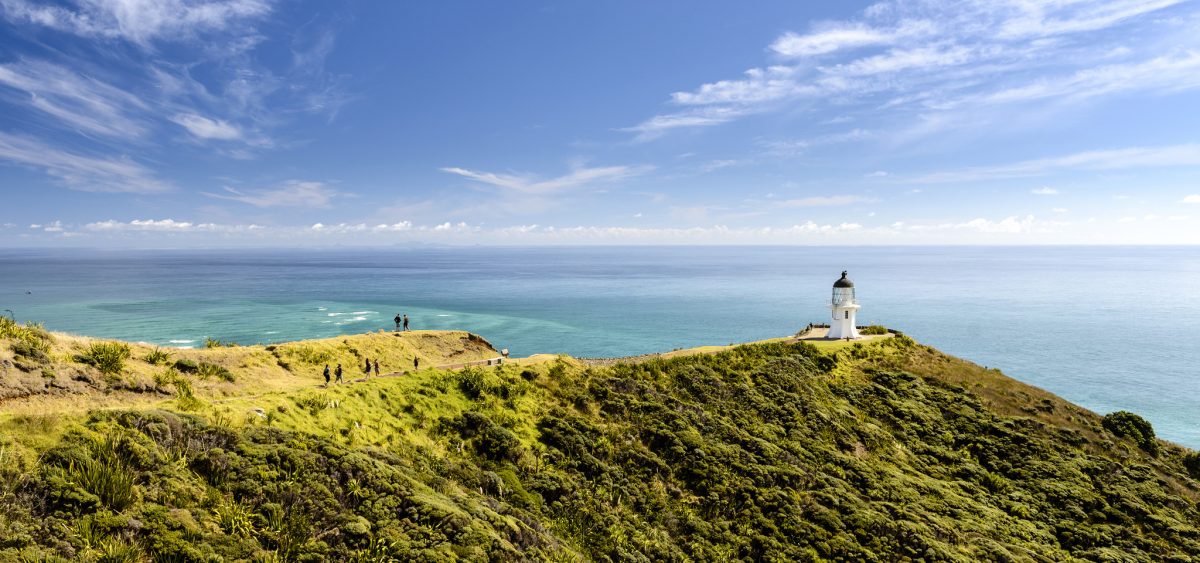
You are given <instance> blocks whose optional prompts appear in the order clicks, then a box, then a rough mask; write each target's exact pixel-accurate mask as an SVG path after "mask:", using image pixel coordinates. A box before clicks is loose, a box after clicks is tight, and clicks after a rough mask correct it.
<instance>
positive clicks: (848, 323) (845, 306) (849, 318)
mask: <svg viewBox="0 0 1200 563" xmlns="http://www.w3.org/2000/svg"><path fill="white" fill-rule="evenodd" d="M829 309H830V310H831V311H832V312H833V320H832V321H831V322H830V323H829V338H838V339H841V338H859V335H858V328H857V327H855V325H854V322H855V319H854V317H855V315H856V314H857V313H858V300H857V299H855V298H854V282H852V281H850V278H848V277H846V272H845V271H842V277H841V279H839V280H838V281H835V282H833V299H832V300H831V301H830V302H829Z"/></svg>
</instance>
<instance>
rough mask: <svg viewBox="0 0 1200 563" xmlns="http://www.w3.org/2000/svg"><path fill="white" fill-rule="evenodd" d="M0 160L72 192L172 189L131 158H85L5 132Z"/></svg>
mask: <svg viewBox="0 0 1200 563" xmlns="http://www.w3.org/2000/svg"><path fill="white" fill-rule="evenodd" d="M0 159H3V160H7V161H10V162H13V163H16V164H20V165H24V166H29V167H32V168H36V169H39V170H42V171H44V172H45V173H46V174H49V175H50V176H53V177H55V178H57V179H59V180H60V181H61V182H62V183H63V184H64V185H66V186H67V187H68V188H71V189H74V190H80V191H89V192H124V193H143V194H151V193H160V192H165V191H168V190H170V189H172V186H171V184H170V183H168V182H166V181H163V180H159V179H158V178H156V177H155V175H154V173H153V172H151V171H150V170H149V169H147V168H146V167H144V166H142V165H141V164H138V163H137V162H135V161H133V160H132V159H129V158H102V157H93V156H85V155H82V154H77V153H73V152H67V151H64V150H60V149H57V148H55V147H52V146H48V145H46V144H44V143H42V142H40V141H37V140H33V139H29V138H26V137H18V136H15V135H10V134H8V133H4V132H0Z"/></svg>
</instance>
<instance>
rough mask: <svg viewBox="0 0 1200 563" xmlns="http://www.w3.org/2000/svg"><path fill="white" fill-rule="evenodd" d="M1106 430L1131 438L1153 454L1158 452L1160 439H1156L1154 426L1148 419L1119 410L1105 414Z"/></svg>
mask: <svg viewBox="0 0 1200 563" xmlns="http://www.w3.org/2000/svg"><path fill="white" fill-rule="evenodd" d="M1102 423H1103V424H1104V428H1105V430H1108V431H1109V432H1112V433H1113V434H1114V435H1116V436H1119V437H1122V438H1129V439H1130V440H1133V443H1135V444H1137V446H1138V447H1139V448H1142V449H1143V450H1146V451H1147V452H1149V453H1151V454H1156V453H1158V441H1156V440H1155V439H1154V428H1153V427H1151V426H1150V423H1149V422H1147V421H1146V419H1144V418H1142V417H1140V416H1138V415H1136V414H1133V413H1131V412H1129V411H1117V412H1114V413H1109V414H1106V415H1104V419H1103V421H1102Z"/></svg>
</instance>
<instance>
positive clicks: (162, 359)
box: [145, 348, 171, 366]
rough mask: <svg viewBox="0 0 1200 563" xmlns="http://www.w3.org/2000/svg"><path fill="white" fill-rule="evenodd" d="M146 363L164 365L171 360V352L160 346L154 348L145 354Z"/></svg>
mask: <svg viewBox="0 0 1200 563" xmlns="http://www.w3.org/2000/svg"><path fill="white" fill-rule="evenodd" d="M145 360H146V363H148V364H151V365H156V366H165V365H167V362H170V361H171V353H170V352H167V351H165V350H162V349H161V348H155V349H154V350H153V351H151V352H150V353H148V354H146V358H145Z"/></svg>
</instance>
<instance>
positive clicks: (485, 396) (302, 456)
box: [0, 333, 1200, 561]
mask: <svg viewBox="0 0 1200 563" xmlns="http://www.w3.org/2000/svg"><path fill="white" fill-rule="evenodd" d="M22 338H23V337H21V336H19V335H15V333H14V334H11V335H8V336H7V339H6V342H7V343H8V344H9V346H8V347H9V348H12V347H13V345H20V343H21V342H23V340H22ZM50 338H51V339H52V340H55V343H54V346H56V347H59V346H63V343H62V342H58V341H57V339H56V337H53V336H51V337H50ZM354 338H357V337H354ZM371 338H380V339H381V340H380V341H379V346H383V347H387V346H389V345H395V346H405V347H407V346H412V343H411V342H409V343H405V342H407V341H405V339H404V338H396V337H393V336H391V335H376V336H371ZM431 338H434V339H437V340H438V341H439V342H441V344H440V345H438V346H434V345H433V344H432V343H429V344H428V348H427V349H426V353H427V354H428V355H429V357H433V356H435V355H436V353H442V354H444V355H445V356H446V357H449V356H459V357H463V353H460V352H458V350H461V349H465V348H463V347H464V346H467V343H475V344H472V346H478V345H479V344H478V342H481V341H476V340H471V339H465V338H466V337H464V336H463V333H446V334H442V335H432V336H431ZM388 339H390V340H388ZM355 342H356V341H354V340H353V339H349V340H346V341H345V342H340V343H339V342H336V341H333V342H330V343H327V345H322V346H315V347H313V348H314V349H313V351H312V352H305V353H303V354H300V353H297V354H296V355H297V356H299V355H305V356H306V357H307V354H318V355H320V354H321V350H322V349H325V348H328V349H329V350H332V352H330V353H331V354H335V355H336V354H343V353H347V352H346V351H345V350H346V348H347V347H352V348H353V347H355V344H354V343H355ZM389 343H390V344H389ZM292 346H305V344H295V345H292ZM83 347H84V345H83V344H80V349H83ZM56 349H57V348H56ZM232 350H236V349H232ZM276 350H278V348H277V349H276ZM276 350H271V351H268V350H266V349H261V350H259V349H256V348H247V349H245V350H242V351H241V352H238V353H240V354H244V355H246V357H247V358H251V357H257V354H260V353H262V354H267V355H271V356H272V357H276V358H278V357H279V356H280V354H275V352H276ZM404 350H405V351H404V352H394V355H395V358H396V360H395V361H396V362H400V361H401V360H403V359H404V357H405V356H404V354H407V353H409V351H410V348H404ZM438 350H440V351H441V352H437V351H438ZM206 352H207V351H195V352H194V353H188V354H196V355H197V357H200V355H203V354H204V353H206ZM490 352H491V350H490V348H487V347H485V348H471V352H470V354H473V355H474V356H473V358H474V357H484V356H487V355H488V354H489V353H490ZM9 353H10V356H9V357H11V358H12V360H5V361H6V362H9V364H10V365H11V366H12V367H10V368H9V369H8V371H7V372H6V374H5V375H4V376H3V377H4V378H5V379H6V381H8V382H12V381H16V380H17V379H20V380H21V381H26V379H27V378H29V377H30V376H31V374H35V373H37V372H36V371H35V370H41V369H54V370H56V371H55V373H54V374H53V377H55V378H59V377H64V375H63V373H70V372H71V370H76V369H78V370H87V369H97V368H96V367H95V366H86V367H79V366H80V365H81V364H79V363H78V362H76V361H75V359H74V358H72V357H68V356H66V355H64V353H63V352H53V351H51V353H50V354H49V355H48V356H46V357H45V358H41V359H40V360H39V359H37V358H33V359H31V358H30V357H29V355H25V354H21V355H19V357H18V355H17V354H16V353H15V352H9ZM214 353H217V352H214ZM221 353H226V354H229V353H233V352H229V351H221ZM387 353H388V352H386V351H383V350H380V351H379V354H380V355H385V354H387ZM56 354H57V357H56ZM239 357H240V356H239ZM388 357H391V356H388ZM263 359H264V362H265V359H266V356H263ZM443 359H445V358H443ZM39 362H41V363H40V364H39ZM244 363H247V365H249V366H250V367H247V368H240V367H239V366H240V365H241V364H240V363H237V362H231V363H229V364H228V365H227V366H226V367H227V369H228V370H229V372H230V374H231V376H230V379H232V381H223V380H222V379H220V378H212V377H209V378H205V377H202V376H201V375H200V374H195V373H181V372H179V371H178V370H174V368H173V367H171V366H169V365H163V366H156V367H154V368H148V367H146V366H147V365H151V363H150V362H146V361H145V358H143V357H142V355H140V354H139V353H133V354H131V358H129V359H128V360H126V364H127V365H125V366H122V370H118V371H117V372H116V373H114V374H110V375H109V376H108V377H107V380H108V381H109V383H108V384H107V385H110V387H109V388H105V389H103V390H101V389H98V388H90V389H87V390H82V391H78V392H74V393H75V394H74V395H69V396H71V397H76V398H78V397H92V398H93V399H94V400H96V401H103V400H104V397H109V402H108V403H104V404H106V405H108V406H110V407H111V408H106V409H103V410H94V411H91V412H88V411H87V410H86V409H83V410H70V411H68V412H51V411H49V410H46V409H44V408H43V412H36V411H35V410H34V409H30V408H24V407H23V405H25V404H26V403H22V401H26V402H28V401H34V402H33V403H28V404H42V405H45V404H50V405H53V404H56V403H53V402H50V403H38V402H36V401H45V400H46V399H47V397H53V396H55V395H49V394H43V395H33V394H29V395H26V396H22V397H17V398H12V399H9V400H8V401H6V402H5V403H2V405H3V406H2V407H0V408H3V409H5V410H4V411H3V412H6V413H8V414H5V415H3V416H0V561H6V560H13V561H44V560H72V561H74V560H84V561H150V560H163V561H221V560H249V561H322V560H349V561H454V560H470V561H487V560H502V561H503V560H553V561H589V560H597V561H689V560H698V561H713V560H721V561H728V560H762V561H807V560H841V561H897V560H900V561H903V560H914V561H916V560H924V561H979V560H1007V561H1062V560H1073V559H1085V560H1106V561H1191V560H1193V558H1197V557H1200V506H1198V504H1197V501H1198V499H1200V457H1198V456H1197V455H1196V454H1195V453H1191V452H1189V451H1188V450H1186V449H1184V448H1181V447H1178V446H1175V445H1172V444H1169V443H1166V442H1162V441H1158V440H1155V439H1154V438H1153V430H1152V429H1150V428H1149V425H1147V424H1144V421H1142V420H1141V419H1140V418H1139V417H1137V416H1136V415H1132V414H1128V413H1119V414H1115V415H1111V416H1108V417H1100V416H1098V415H1095V414H1093V413H1090V412H1088V411H1086V410H1084V409H1082V408H1079V407H1077V406H1074V405H1072V404H1070V403H1067V402H1065V401H1063V400H1061V399H1059V398H1057V397H1055V396H1053V395H1051V394H1049V393H1046V392H1044V391H1041V390H1039V389H1036V388H1033V387H1029V386H1026V385H1023V384H1021V383H1019V382H1016V381H1014V380H1012V379H1009V378H1007V377H1005V376H1004V375H1002V374H1000V373H999V372H997V371H995V370H986V369H983V368H981V367H979V366H976V365H974V364H971V363H969V362H965V361H962V360H959V359H956V358H952V357H949V356H945V355H943V354H941V353H939V352H937V351H935V350H933V349H931V348H928V347H926V346H922V345H920V344H917V343H915V342H913V341H912V340H911V339H909V338H907V337H902V336H901V337H895V338H887V339H880V340H876V341H872V342H870V343H866V344H854V345H849V346H841V347H826V348H818V347H815V346H812V345H810V344H806V343H802V342H787V341H781V342H770V343H760V344H750V345H744V346H738V347H734V348H732V349H729V350H724V351H717V352H716V353H702V354H699V353H698V354H690V355H689V354H680V355H677V356H675V357H672V358H669V359H649V360H646V361H639V362H637V363H619V364H615V365H610V366H594V367H587V366H585V365H583V364H582V363H580V362H576V361H574V360H571V359H570V358H558V359H548V360H545V361H527V362H514V363H510V364H506V365H503V366H493V367H476V368H467V369H463V370H457V371H451V370H439V369H424V370H421V371H417V372H413V373H407V374H405V375H402V376H396V377H385V378H379V379H370V380H367V381H364V382H356V383H352V384H349V385H344V386H336V387H333V388H330V389H324V388H322V387H320V386H318V385H317V383H319V381H318V379H317V377H318V376H317V374H316V372H315V371H313V369H312V368H310V367H307V365H306V364H305V367H303V369H300V368H299V367H297V366H298V365H300V364H298V363H296V362H293V363H290V364H289V363H287V362H284V363H283V364H281V363H279V362H270V365H273V366H276V367H272V368H270V370H275V369H279V370H282V371H281V372H279V373H277V374H275V378H276V380H288V379H287V378H295V380H296V382H295V384H279V383H278V381H276V383H275V384H270V385H267V384H262V385H260V384H257V383H254V382H253V381H251V380H252V379H254V378H252V377H250V376H249V375H248V373H251V372H254V370H256V369H259V370H266V369H267V368H266V367H263V366H259V365H258V364H256V363H254V362H249V361H246V362H244ZM18 364H19V365H18ZM284 364H286V365H284ZM264 365H266V364H265V363H264ZM44 366H55V367H53V368H49V367H44ZM255 366H258V367H255ZM243 369H244V370H246V371H247V373H240V370H243ZM129 372H133V373H134V375H132V376H130V375H126V374H127V373H129ZM151 372H153V373H156V374H158V375H159V378H158V379H159V380H165V379H164V378H167V379H170V381H169V382H168V384H164V386H163V388H161V389H158V388H156V389H155V391H153V393H150V394H151V395H153V396H154V397H155V398H154V399H153V400H149V399H148V400H145V401H141V402H134V403H130V404H126V405H122V404H121V402H120V401H116V400H113V399H112V397H115V396H123V395H122V394H128V393H131V391H129V390H128V389H126V388H125V387H122V386H121V383H120V382H121V381H123V379H124V378H135V377H136V378H145V377H150V378H151V382H150V385H151V386H153V379H154V378H153V375H151ZM164 373H166V374H168V375H169V377H168V375H162V374H164ZM254 373H257V372H254ZM264 373H265V372H264ZM271 373H274V372H271ZM180 381H182V382H184V383H179V382H180ZM218 382H220V383H218ZM189 386H190V387H189ZM189 388H190V389H191V392H190V393H188V392H187V391H184V390H185V389H189ZM64 400H65V399H64ZM63 404H71V405H75V404H79V401H78V400H76V401H74V402H67V403H63ZM131 405H132V406H131ZM13 413H15V414H13ZM1189 471H1190V472H1191V473H1190V474H1189Z"/></svg>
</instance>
